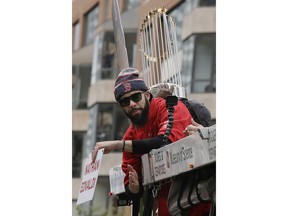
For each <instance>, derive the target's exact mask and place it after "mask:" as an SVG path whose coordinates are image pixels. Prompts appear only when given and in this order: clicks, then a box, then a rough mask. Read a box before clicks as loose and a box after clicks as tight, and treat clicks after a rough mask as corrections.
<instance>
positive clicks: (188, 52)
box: [181, 36, 195, 93]
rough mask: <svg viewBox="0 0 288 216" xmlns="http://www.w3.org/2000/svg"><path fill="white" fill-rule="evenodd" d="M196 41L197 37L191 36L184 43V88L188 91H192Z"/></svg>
mask: <svg viewBox="0 0 288 216" xmlns="http://www.w3.org/2000/svg"><path fill="white" fill-rule="evenodd" d="M194 41H195V36H191V37H190V38H189V39H187V40H185V41H184V42H183V57H182V69H181V75H182V86H183V87H184V88H186V89H187V90H189V93H190V90H191V82H192V67H193V55H194Z"/></svg>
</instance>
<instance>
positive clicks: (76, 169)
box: [72, 132, 85, 178]
mask: <svg viewBox="0 0 288 216" xmlns="http://www.w3.org/2000/svg"><path fill="white" fill-rule="evenodd" d="M84 139H85V133H75V132H73V133H72V177H73V178H80V177H81V168H82V152H83V151H82V150H83V143H84Z"/></svg>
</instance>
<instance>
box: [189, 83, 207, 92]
mask: <svg viewBox="0 0 288 216" xmlns="http://www.w3.org/2000/svg"><path fill="white" fill-rule="evenodd" d="M209 89H210V81H198V82H195V83H194V86H193V92H195V93H199V92H210V91H209Z"/></svg>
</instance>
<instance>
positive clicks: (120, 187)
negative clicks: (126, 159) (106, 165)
mask: <svg viewBox="0 0 288 216" xmlns="http://www.w3.org/2000/svg"><path fill="white" fill-rule="evenodd" d="M124 177H125V173H124V172H123V171H122V168H121V165H118V166H115V167H112V168H110V170H109V180H110V192H111V193H112V194H120V193H123V192H125V187H124Z"/></svg>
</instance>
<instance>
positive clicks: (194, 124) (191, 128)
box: [183, 118, 204, 136]
mask: <svg viewBox="0 0 288 216" xmlns="http://www.w3.org/2000/svg"><path fill="white" fill-rule="evenodd" d="M199 128H204V127H203V126H202V125H201V124H198V123H197V122H195V121H194V119H193V118H192V119H191V124H190V125H188V126H187V127H186V129H185V130H184V131H183V133H184V134H185V135H186V136H189V135H192V134H193V133H195V132H197V131H198V129H199Z"/></svg>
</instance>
